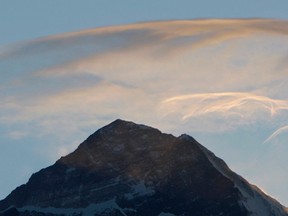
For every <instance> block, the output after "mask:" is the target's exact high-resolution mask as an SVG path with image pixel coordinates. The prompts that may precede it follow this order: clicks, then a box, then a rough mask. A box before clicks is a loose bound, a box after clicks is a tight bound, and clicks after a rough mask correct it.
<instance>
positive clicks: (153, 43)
mask: <svg viewBox="0 0 288 216" xmlns="http://www.w3.org/2000/svg"><path fill="white" fill-rule="evenodd" d="M287 9H288V1H287V0H276V1H271V0H269V1H268V0H261V1H260V0H249V1H248V0H245V1H237V2H235V1H234V2H232V1H228V0H227V1H226V0H222V1H221V0H220V1H208V0H205V1H201V2H200V1H199V2H197V1H191V0H190V1H188V0H187V1H179V0H178V1H164V0H160V1H157V0H154V1H142V2H136V1H121V3H119V2H116V1H95V0H93V1H92V0H84V1H73V0H72V1H71V0H69V1H68V0H60V1H49V2H48V1H46V2H42V1H36V0H28V1H19V2H15V1H8V0H0V27H1V32H0V71H1V79H0V99H1V100H0V149H1V151H0V158H1V163H0V175H1V178H0V199H2V198H4V197H5V196H7V195H8V194H9V193H10V192H11V191H12V190H13V189H14V188H16V187H17V186H19V185H20V184H23V183H26V182H27V180H28V179H29V177H30V176H31V174H32V173H34V172H37V171H38V170H39V169H41V168H44V167H46V166H49V165H51V164H53V163H54V162H55V161H56V160H57V159H59V158H60V157H61V156H64V155H66V154H68V153H69V152H71V151H73V150H74V149H75V148H76V147H77V145H79V144H80V143H81V142H82V141H83V140H84V139H86V138H87V137H88V136H89V135H90V134H91V133H93V132H94V131H96V130H97V129H99V128H100V127H102V126H105V125H106V124H108V123H110V122H111V121H113V120H115V119H117V118H121V119H125V120H130V121H134V122H136V123H142V124H147V125H150V126H153V127H157V128H159V129H160V130H161V131H162V132H166V133H172V134H174V135H176V136H178V135H180V134H182V133H187V134H189V135H191V136H193V137H194V138H195V139H196V140H198V141H199V142H200V143H201V144H203V145H204V146H206V147H207V148H209V149H210V150H212V151H213V152H214V153H215V154H216V155H217V156H219V157H221V158H222V159H224V160H225V161H226V162H227V164H228V165H229V167H230V168H232V170H234V171H236V172H237V173H239V174H240V175H242V176H243V177H244V178H246V179H247V180H249V181H250V182H251V183H253V184H256V185H257V186H259V187H260V188H261V189H262V190H263V191H265V192H266V193H268V194H269V195H271V196H272V197H275V198H276V199H278V200H279V201H280V202H281V203H282V204H284V205H286V206H287V205H288V195H287V194H288V187H287V181H288V167H287V162H288V159H287V153H286V152H287V151H288V146H287V141H288V118H287V117H288V96H287V92H288V67H287V66H288V65H287V62H288V59H287V58H288V37H287V36H288V21H286V20H287V19H288V13H287ZM208 18H209V19H208ZM223 18H224V19H223ZM243 18H244V19H243ZM260 18H264V19H260ZM175 20H177V21H175ZM100 27H101V28H100Z"/></svg>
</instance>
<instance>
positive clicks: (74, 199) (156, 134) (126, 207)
mask: <svg viewBox="0 0 288 216" xmlns="http://www.w3.org/2000/svg"><path fill="white" fill-rule="evenodd" d="M247 191H249V192H250V195H247V193H246V192H247ZM248 196H249V197H248ZM258 196H259V197H261V199H260V198H259V197H258ZM255 197H258V198H255ZM262 197H263V199H262ZM254 198H255V200H258V201H259V200H260V201H259V203H260V204H257V205H259V206H252V207H251V203H252V202H250V201H251V200H252V201H253V200H254ZM249 200H250V201H249ZM254 203H257V202H254ZM261 203H262V204H263V206H268V207H269V208H267V210H263V211H264V212H262V213H261V212H256V211H258V210H257V209H258V208H260V209H261V208H262V207H261ZM255 205H256V204H255ZM262 209H263V208H262ZM0 211H2V215H44V216H47V215H91V216H92V215H111V216H112V215H126V216H132V215H133V216H134V215H137V216H173V215H177V216H178V215H179V216H180V215H182V216H191V215H193V216H198V215H199V216H200V215H201V216H205V215H207V216H208V215H227V216H228V215H229V216H231V215H233V216H238V215H239V216H240V215H241V216H242V215H243V216H246V215H261V216H265V215H275V216H276V215H277V216H278V215H279V216H281V215H283V216H284V215H288V214H287V213H286V212H285V210H284V208H283V207H282V206H281V205H280V204H279V203H277V202H276V201H274V200H272V199H271V198H269V197H267V196H266V195H264V194H262V192H259V191H257V190H256V192H255V189H253V187H252V186H251V185H249V184H248V183H247V182H246V181H245V180H244V179H242V178H241V177H239V176H238V175H237V174H235V173H233V172H232V171H230V170H229V168H228V167H227V166H226V165H225V163H224V162H223V161H221V160H220V159H218V158H216V157H215V156H214V155H213V153H211V152H209V151H208V150H207V149H205V148H204V147H203V146H201V145H200V144H199V143H197V142H196V141H195V140H194V139H193V138H192V137H189V136H187V135H182V136H180V137H178V138H176V137H174V136H172V135H168V134H163V133H161V132H160V131H158V130H157V129H153V128H151V127H147V126H144V125H137V124H134V123H132V122H126V121H122V120H116V121H114V122H112V123H111V124H110V125H108V126H106V127H104V128H102V129H100V130H98V131H97V132H95V133H94V134H92V135H91V136H90V137H89V138H88V139H87V140H85V141H84V142H83V143H82V144H81V145H80V146H79V147H78V148H77V149H76V150H75V151H74V152H73V153H71V154H69V155H67V156H66V157H62V158H61V159H59V160H58V161H57V162H56V163H55V164H54V165H52V166H50V167H48V168H45V169H42V170H40V171H39V172H37V173H35V174H33V175H32V176H31V178H30V180H29V181H28V183H27V184H25V185H22V186H20V187H18V188H17V189H15V190H14V191H13V192H12V193H11V194H10V195H9V196H8V197H7V198H6V199H4V200H2V201H1V202H0ZM259 211H260V210H259ZM11 212H12V213H11ZM260 213H261V214H260ZM0 215H1V213H0Z"/></svg>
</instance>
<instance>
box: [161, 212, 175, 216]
mask: <svg viewBox="0 0 288 216" xmlns="http://www.w3.org/2000/svg"><path fill="white" fill-rule="evenodd" d="M158 216H176V215H174V214H171V213H166V212H161V213H160V214H159V215H158Z"/></svg>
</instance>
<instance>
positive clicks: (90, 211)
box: [18, 199, 127, 216]
mask: <svg viewBox="0 0 288 216" xmlns="http://www.w3.org/2000/svg"><path fill="white" fill-rule="evenodd" d="M113 209H115V210H119V211H120V212H121V213H122V215H123V216H127V215H126V214H125V212H124V210H123V209H122V208H121V207H120V206H119V205H118V204H117V203H116V201H115V199H111V200H108V201H105V202H101V203H96V204H91V205H89V206H87V207H85V208H54V207H46V208H40V207H36V206H25V207H22V208H19V209H18V211H20V212H24V211H28V212H37V213H44V214H63V215H65V216H73V215H75V214H81V215H82V216H91V215H94V214H96V213H98V214H99V213H100V214H101V213H102V212H104V211H107V210H108V211H109V210H113Z"/></svg>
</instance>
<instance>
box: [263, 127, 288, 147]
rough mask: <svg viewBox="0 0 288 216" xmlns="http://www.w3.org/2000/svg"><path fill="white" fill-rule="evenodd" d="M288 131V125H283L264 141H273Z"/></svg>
mask: <svg viewBox="0 0 288 216" xmlns="http://www.w3.org/2000/svg"><path fill="white" fill-rule="evenodd" d="M286 131H288V125H285V126H283V127H280V128H278V129H277V130H276V131H274V132H273V133H272V134H271V135H270V136H269V137H268V138H267V139H266V140H265V141H264V142H263V143H268V142H271V141H272V140H273V139H274V138H276V137H277V136H278V135H280V134H281V133H284V132H286Z"/></svg>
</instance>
